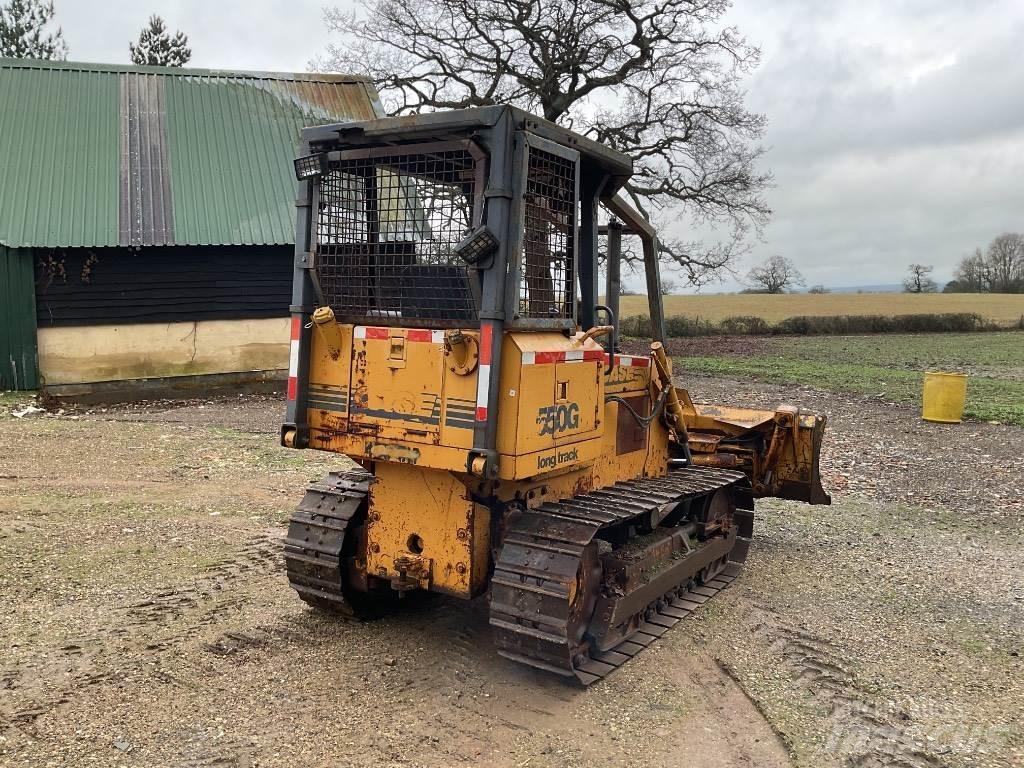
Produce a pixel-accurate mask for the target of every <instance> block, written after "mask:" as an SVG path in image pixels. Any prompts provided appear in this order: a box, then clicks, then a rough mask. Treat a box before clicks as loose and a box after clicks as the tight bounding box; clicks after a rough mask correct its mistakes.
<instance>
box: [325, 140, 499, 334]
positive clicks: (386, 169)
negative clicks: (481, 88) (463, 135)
mask: <svg viewBox="0 0 1024 768" xmlns="http://www.w3.org/2000/svg"><path fill="white" fill-rule="evenodd" d="M367 154H369V153H367ZM478 187H479V176H478V174H477V161H476V160H475V159H474V158H473V156H472V155H471V154H470V153H469V151H468V150H465V149H448V150H440V151H422V152H419V151H411V150H396V151H395V153H394V154H389V155H386V156H364V157H358V158H355V159H345V160H341V161H335V162H332V163H331V164H330V168H329V170H328V172H327V173H326V174H325V175H324V176H322V177H321V180H320V190H319V199H318V206H317V222H316V253H317V256H316V271H317V277H318V278H319V281H320V288H321V290H322V292H323V295H324V300H325V301H326V302H327V303H328V304H330V305H331V307H332V308H333V309H334V310H335V312H336V313H337V314H338V315H340V316H343V317H346V318H348V319H352V320H363V321H367V322H378V323H382V324H386V322H387V321H388V320H392V321H395V322H398V321H406V320H410V319H411V320H423V321H434V322H435V324H445V323H447V324H451V323H457V322H462V321H467V320H474V319H475V318H476V316H477V308H476V302H475V299H474V296H473V291H472V288H471V284H470V280H469V274H468V271H467V268H466V264H465V262H464V261H462V260H461V259H460V258H459V257H458V256H456V255H455V252H454V251H455V246H456V245H458V243H459V242H460V241H461V240H462V238H463V237H465V235H466V233H467V232H468V231H469V230H470V229H472V227H473V225H474V223H475V221H476V218H477V217H478V215H479V211H478V208H479V203H478V198H479V193H480V192H481V190H480V189H479V188H478Z"/></svg>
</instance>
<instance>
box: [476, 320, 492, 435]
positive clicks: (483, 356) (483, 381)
mask: <svg viewBox="0 0 1024 768" xmlns="http://www.w3.org/2000/svg"><path fill="white" fill-rule="evenodd" d="M493 334H494V331H493V329H492V327H491V326H490V325H484V326H483V327H481V328H480V366H479V368H478V369H477V374H476V420H477V421H487V396H488V395H489V394H490V388H491V355H492V354H493V351H494V336H493Z"/></svg>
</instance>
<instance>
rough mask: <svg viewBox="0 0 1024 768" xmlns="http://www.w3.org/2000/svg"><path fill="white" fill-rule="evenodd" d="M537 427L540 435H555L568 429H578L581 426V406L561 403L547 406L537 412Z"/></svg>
mask: <svg viewBox="0 0 1024 768" xmlns="http://www.w3.org/2000/svg"><path fill="white" fill-rule="evenodd" d="M537 425H538V426H539V427H540V433H539V434H540V435H541V436H542V437H543V436H544V435H554V434H556V433H558V432H565V431H566V430H567V429H578V428H579V426H580V406H579V404H578V403H560V404H558V405H546V406H544V407H543V408H541V409H540V410H538V411H537Z"/></svg>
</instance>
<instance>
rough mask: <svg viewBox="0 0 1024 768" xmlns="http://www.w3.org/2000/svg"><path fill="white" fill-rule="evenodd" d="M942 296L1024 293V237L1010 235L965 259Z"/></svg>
mask: <svg viewBox="0 0 1024 768" xmlns="http://www.w3.org/2000/svg"><path fill="white" fill-rule="evenodd" d="M942 290H943V293H1024V235H1022V234H1019V233H1017V232H1007V233H1005V234H1002V235H1000V236H999V237H997V238H996V239H995V240H993V241H992V242H991V243H989V244H988V248H986V249H985V250H984V251H982V249H981V248H975V249H974V253H972V254H969V255H967V256H964V258H963V259H961V260H960V264H959V265H958V266H957V268H956V272H955V273H954V279H953V280H951V281H950V282H948V283H946V287H945V288H943V289H942Z"/></svg>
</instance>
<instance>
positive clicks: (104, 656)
mask: <svg viewBox="0 0 1024 768" xmlns="http://www.w3.org/2000/svg"><path fill="white" fill-rule="evenodd" d="M280 549H281V543H280V535H279V534H278V533H277V532H276V531H275V532H273V533H269V532H267V533H264V534H262V535H258V536H253V537H251V538H250V539H249V540H248V541H247V542H246V543H245V544H243V546H242V547H241V548H240V549H239V550H238V551H237V553H236V554H234V555H232V556H230V557H228V558H226V559H225V560H223V561H222V562H220V563H218V564H216V565H213V566H210V567H208V568H206V569H204V571H203V572H201V573H200V574H199V576H198V577H197V578H196V579H195V581H194V582H193V583H192V584H191V585H187V586H181V587H178V588H172V589H161V590H159V591H157V592H155V593H153V594H152V595H151V596H148V597H145V598H143V599H141V600H137V601H134V602H131V603H128V604H126V605H122V606H119V607H118V608H116V609H115V610H114V620H113V622H112V624H111V625H110V626H108V627H105V628H103V629H102V630H101V631H99V632H95V633H91V634H86V635H78V636H73V637H72V638H71V639H70V640H61V641H60V643H61V644H60V645H52V646H39V647H38V648H37V654H38V655H41V656H43V657H45V658H47V659H49V660H50V664H49V670H40V669H39V668H38V667H33V668H32V669H28V668H25V667H21V666H17V667H13V668H6V669H3V670H2V671H0V691H4V692H5V693H6V695H5V697H4V698H5V699H8V700H9V701H10V700H12V699H13V698H15V697H16V698H20V699H22V700H21V701H20V702H19V703H14V704H13V706H0V728H4V727H13V728H16V729H18V730H20V731H23V732H25V733H28V734H30V735H31V736H32V737H33V738H39V739H42V738H45V736H44V734H41V733H39V732H37V731H35V730H34V729H33V724H34V723H35V721H36V720H37V719H38V718H40V717H41V716H42V715H45V714H47V713H49V712H50V711H51V710H53V709H55V708H57V707H59V706H61V705H63V704H68V703H70V702H71V701H72V700H73V696H74V694H75V692H76V691H81V690H82V689H85V688H88V687H90V686H96V685H100V684H104V683H109V682H112V681H114V680H115V679H116V678H118V677H124V676H125V674H126V673H127V671H128V670H129V669H135V670H138V669H142V668H144V667H145V666H147V665H151V664H152V663H153V656H154V655H155V654H160V653H163V652H167V651H172V650H174V649H175V648H177V647H178V646H181V645H182V644H184V643H188V642H190V641H192V640H194V639H195V638H196V637H197V636H198V635H200V634H201V633H202V632H203V631H205V630H206V629H207V628H209V627H211V626H213V625H215V624H217V623H218V622H219V621H221V620H222V619H223V618H224V617H225V616H227V615H229V614H231V613H233V612H237V611H240V610H242V609H243V608H244V607H245V603H246V600H245V598H244V596H240V595H238V594H235V593H234V592H233V591H232V589H231V585H232V584H233V583H234V582H237V581H238V580H239V579H245V578H252V577H256V576H264V575H267V574H270V573H272V572H278V571H279V570H280V568H281V567H282V566H281V563H282V558H281V555H280ZM118 617H119V618H118ZM111 665H116V667H117V671H116V672H114V671H112V670H111V669H110V668H109V667H110V666H111ZM54 679H59V680H60V682H59V683H58V684H56V685H53V684H52V683H53V680H54ZM19 694H21V695H19Z"/></svg>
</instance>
